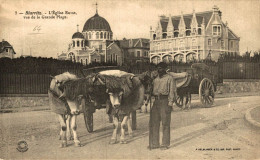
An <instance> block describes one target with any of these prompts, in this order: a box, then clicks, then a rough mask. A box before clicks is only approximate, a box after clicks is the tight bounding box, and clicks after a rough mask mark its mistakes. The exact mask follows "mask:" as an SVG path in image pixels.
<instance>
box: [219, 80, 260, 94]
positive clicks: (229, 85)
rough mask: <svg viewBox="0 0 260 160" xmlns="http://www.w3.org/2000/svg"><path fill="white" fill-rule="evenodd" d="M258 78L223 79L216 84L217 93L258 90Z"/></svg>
mask: <svg viewBox="0 0 260 160" xmlns="http://www.w3.org/2000/svg"><path fill="white" fill-rule="evenodd" d="M259 91H260V80H258V79H257V80H255V79H245V80H243V79H225V80H223V84H220V85H218V86H217V93H239V92H259Z"/></svg>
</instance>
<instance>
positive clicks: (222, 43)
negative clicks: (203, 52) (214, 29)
mask: <svg viewBox="0 0 260 160" xmlns="http://www.w3.org/2000/svg"><path fill="white" fill-rule="evenodd" d="M224 47H225V45H224V40H221V48H222V49H224Z"/></svg>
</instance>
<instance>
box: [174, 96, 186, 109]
mask: <svg viewBox="0 0 260 160" xmlns="http://www.w3.org/2000/svg"><path fill="white" fill-rule="evenodd" d="M185 103H186V104H187V103H188V101H185ZM175 104H176V106H178V107H180V108H182V107H183V96H179V95H177V97H176V102H175Z"/></svg>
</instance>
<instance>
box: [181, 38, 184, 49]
mask: <svg viewBox="0 0 260 160" xmlns="http://www.w3.org/2000/svg"><path fill="white" fill-rule="evenodd" d="M180 47H181V48H182V47H184V41H183V40H180Z"/></svg>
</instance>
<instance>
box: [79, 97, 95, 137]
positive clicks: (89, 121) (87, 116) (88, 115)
mask: <svg viewBox="0 0 260 160" xmlns="http://www.w3.org/2000/svg"><path fill="white" fill-rule="evenodd" d="M81 105H82V110H83V114H84V121H85V125H86V128H87V130H88V132H89V133H91V132H93V113H92V112H90V111H89V110H88V109H87V108H86V107H87V106H86V99H85V98H82V100H81Z"/></svg>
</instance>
